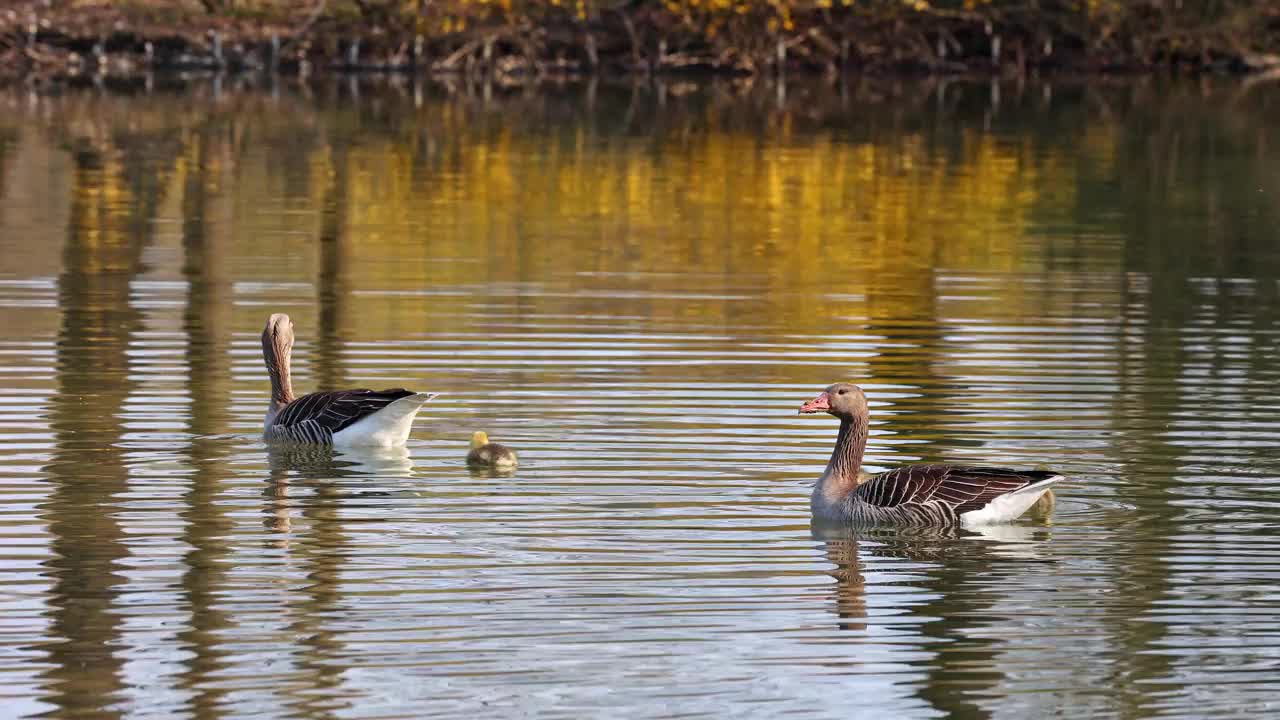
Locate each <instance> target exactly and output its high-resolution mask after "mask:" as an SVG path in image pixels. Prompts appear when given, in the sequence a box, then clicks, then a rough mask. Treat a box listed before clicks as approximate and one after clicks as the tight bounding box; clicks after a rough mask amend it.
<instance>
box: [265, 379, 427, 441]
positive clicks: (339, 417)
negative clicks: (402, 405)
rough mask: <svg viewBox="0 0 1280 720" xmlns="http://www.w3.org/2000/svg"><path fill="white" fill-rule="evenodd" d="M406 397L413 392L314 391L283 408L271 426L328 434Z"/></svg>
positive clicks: (397, 390) (393, 390)
mask: <svg viewBox="0 0 1280 720" xmlns="http://www.w3.org/2000/svg"><path fill="white" fill-rule="evenodd" d="M410 395H413V391H411V390H405V389H404V388H395V389H392V390H364V389H359V390H335V391H333V392H314V393H311V394H309V395H303V396H302V397H300V398H298V399H297V400H294V401H293V402H291V403H289V404H288V405H286V406H285V407H284V409H283V410H281V411H280V414H279V415H276V419H275V422H274V423H273V424H275V425H283V426H285V427H292V426H298V425H303V424H306V425H308V426H310V427H314V428H317V429H320V430H324V431H327V432H328V433H329V434H330V435H332V434H333V433H336V432H338V431H339V430H343V429H345V428H346V427H348V426H349V425H351V424H353V423H355V422H356V421H357V420H359V419H361V418H365V417H368V416H370V415H372V414H374V413H376V412H378V411H379V410H381V409H382V408H384V407H386V406H388V405H390V404H391V403H393V402H395V401H397V400H399V399H400V398H406V397H409V396H410Z"/></svg>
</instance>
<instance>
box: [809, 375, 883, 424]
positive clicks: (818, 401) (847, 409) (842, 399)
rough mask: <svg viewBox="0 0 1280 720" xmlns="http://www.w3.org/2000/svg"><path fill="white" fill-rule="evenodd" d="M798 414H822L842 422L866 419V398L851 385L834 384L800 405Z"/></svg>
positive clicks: (860, 390) (844, 383)
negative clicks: (834, 417) (832, 416)
mask: <svg viewBox="0 0 1280 720" xmlns="http://www.w3.org/2000/svg"><path fill="white" fill-rule="evenodd" d="M800 412H801V413H802V414H805V415H812V414H815V413H821V412H824V413H828V414H830V415H835V416H836V417H838V418H840V419H842V420H844V419H852V418H858V417H866V416H867V396H866V395H864V394H863V392H862V388H860V387H858V386H857V385H854V384H853V383H847V382H841V383H836V384H835V385H831V386H829V387H828V388H827V389H826V390H823V391H822V392H820V393H818V396H817V397H815V398H814V399H812V400H810V401H809V402H807V403H805V404H804V405H801V406H800Z"/></svg>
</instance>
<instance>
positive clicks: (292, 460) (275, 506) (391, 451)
mask: <svg viewBox="0 0 1280 720" xmlns="http://www.w3.org/2000/svg"><path fill="white" fill-rule="evenodd" d="M267 461H268V464H267V467H268V471H269V476H268V478H267V488H266V489H265V490H264V491H263V494H264V495H265V496H266V497H268V498H270V500H271V503H270V504H269V507H268V508H267V509H266V510H265V512H266V517H265V518H264V519H263V525H265V526H266V527H267V528H268V529H269V530H273V531H275V532H277V533H288V532H290V531H291V530H292V528H293V522H292V518H293V516H294V514H295V511H296V510H297V509H298V505H299V504H300V503H299V502H298V500H297V498H294V497H291V496H290V492H291V490H292V489H293V488H295V487H306V488H311V489H313V490H314V491H315V494H316V496H318V497H320V498H323V499H324V500H325V501H339V500H347V499H351V498H363V497H386V496H390V495H392V492H390V491H385V490H358V491H348V490H345V489H344V488H343V486H342V484H341V481H344V480H347V479H351V478H365V479H370V478H380V479H385V478H389V477H392V478H394V477H405V476H408V475H411V474H412V473H413V460H412V459H411V458H410V457H409V450H408V449H407V448H405V447H404V446H393V447H367V448H364V447H362V448H345V449H338V448H334V447H332V446H327V445H282V446H268V448H267ZM276 545H277V546H281V547H287V546H288V539H287V538H282V539H281V540H280V541H279V542H278V543H276Z"/></svg>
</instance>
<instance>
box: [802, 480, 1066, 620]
mask: <svg viewBox="0 0 1280 720" xmlns="http://www.w3.org/2000/svg"><path fill="white" fill-rule="evenodd" d="M1051 510H1052V503H1051V502H1050V503H1048V508H1047V509H1045V508H1041V509H1040V512H1042V513H1045V512H1050V511H1051ZM811 532H812V537H813V538H814V539H815V540H818V541H820V542H821V543H822V544H823V546H822V547H823V550H824V552H825V554H826V556H827V560H828V561H830V562H831V564H832V565H834V566H835V567H834V568H833V569H831V570H828V571H827V574H829V575H830V576H831V577H832V578H833V579H834V580H835V581H836V584H835V587H834V589H833V591H832V595H831V599H832V601H833V603H834V606H835V614H836V617H837V618H838V619H839V622H838V623H837V627H838V628H839V629H841V630H852V631H865V630H866V629H867V622H866V620H867V602H866V585H867V577H868V575H871V576H872V577H873V578H874V575H875V574H876V572H877V570H876V565H879V564H880V563H878V562H877V560H889V561H892V560H907V561H911V562H917V563H929V564H932V565H936V566H938V569H939V570H940V571H943V570H946V569H947V568H949V567H954V566H956V565H957V564H958V563H957V561H958V560H966V561H973V560H974V559H982V560H983V561H984V562H991V563H998V562H1000V561H1002V560H1003V561H1020V560H1021V561H1026V560H1032V561H1035V560H1043V559H1044V555H1043V553H1042V552H1041V545H1042V543H1043V542H1044V541H1046V540H1048V538H1049V532H1048V529H1047V528H1046V527H1044V526H1043V525H988V526H982V527H978V528H971V529H963V528H958V527H920V528H909V529H902V528H863V529H850V528H836V527H833V526H829V525H823V524H814V525H812V526H811ZM966 541H968V542H966ZM868 560H870V563H869V562H868ZM941 574H946V573H945V572H944V573H941ZM873 584H875V583H874V580H873ZM930 584H933V583H930ZM937 588H938V590H939V592H942V593H944V594H945V592H946V590H947V584H946V583H937Z"/></svg>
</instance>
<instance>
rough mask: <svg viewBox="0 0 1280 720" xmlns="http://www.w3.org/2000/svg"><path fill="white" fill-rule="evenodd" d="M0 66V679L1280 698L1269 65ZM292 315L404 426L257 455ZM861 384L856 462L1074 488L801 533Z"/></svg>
mask: <svg viewBox="0 0 1280 720" xmlns="http://www.w3.org/2000/svg"><path fill="white" fill-rule="evenodd" d="M0 105H2V107H0V618H2V619H0V703H3V705H2V707H3V708H4V711H3V714H5V715H12V716H37V715H39V716H46V717H59V718H60V717H128V718H144V717H155V718H170V717H198V718H218V717H227V718H233V717H247V716H259V717H282V718H283V717H304V718H337V717H351V718H384V717H426V716H451V717H515V716H519V717H525V716H531V717H545V718H552V717H564V718H580V717H622V716H625V717H634V718H639V717H708V718H711V717H717V718H718V717H730V716H732V717H748V716H751V717H769V718H775V717H784V716H789V717H809V718H848V717H880V718H882V717H895V718H896V717H904V718H906V717H919V718H928V717H944V716H950V717H962V718H969V717H973V718H986V717H1009V718H1016V717H1036V716H1043V715H1046V714H1050V713H1059V712H1069V713H1070V714H1071V715H1072V716H1073V717H1121V718H1137V717H1150V716H1170V717H1204V716H1208V715H1213V716H1215V717H1228V716H1245V717H1257V716H1259V715H1260V714H1261V715H1265V714H1267V713H1268V712H1274V711H1275V709H1276V708H1277V706H1280V686H1278V685H1277V684H1276V682H1275V677H1276V673H1277V671H1278V670H1280V626H1278V625H1277V624H1276V620H1275V618H1276V615H1277V612H1280V590H1278V589H1277V587H1278V585H1280V554H1278V553H1280V537H1278V536H1277V531H1278V529H1280V488H1278V487H1277V485H1276V482H1275V480H1276V478H1277V476H1280V453H1278V452H1277V448H1278V446H1280V421H1277V419H1276V418H1277V417H1280V415H1278V413H1277V411H1278V410H1280V392H1278V391H1277V386H1278V382H1277V381H1278V380H1280V361H1278V360H1277V358H1278V354H1277V343H1278V341H1280V333H1278V330H1277V290H1278V289H1280V288H1278V287H1277V278H1278V277H1280V273H1278V272H1277V271H1278V270H1280V234H1278V233H1280V231H1278V230H1277V228H1280V203H1277V201H1276V200H1277V197H1280V170H1278V168H1280V134H1278V133H1277V130H1276V128H1277V127H1280V123H1278V122H1277V120H1278V118H1277V108H1280V88H1278V87H1276V86H1275V85H1274V84H1272V85H1271V86H1268V85H1265V84H1262V85H1255V86H1249V85H1240V84H1233V83H1225V82H1222V83H1218V82H1204V83H1198V84H1162V83H1155V82H1145V81H1134V82H1124V83H1111V84H1100V85H1082V84H1071V83H1062V82H1060V83H1056V84H1048V83H1028V84H1025V85H1022V86H1017V85H1014V84H1012V83H1006V84H1004V85H1000V86H992V85H990V84H988V83H972V82H951V83H936V82H934V83H930V82H925V81H912V82H898V83H887V82H881V83H862V84H852V85H849V86H845V87H825V86H814V87H796V86H791V87H785V88H782V87H768V88H743V87H735V86H732V85H725V84H711V85H707V86H694V85H688V84H677V85H672V86H666V85H658V86H637V87H631V86H626V87H611V86H607V85H587V86H579V87H573V88H567V89H556V90H548V91H545V92H538V93H527V92H515V93H512V92H506V91H502V90H494V89H490V90H489V91H488V92H483V91H475V92H469V91H467V90H465V89H462V90H458V89H454V90H450V89H448V88H441V87H435V86H431V85H421V84H418V85H413V84H404V83H400V84H387V83H383V82H380V81H376V80H366V81H360V82H354V81H353V82H351V83H347V82H345V81H344V82H341V83H329V82H319V83H316V84H313V85H311V86H308V87H297V86H288V85H286V86H282V87H276V88H253V87H240V86H236V85H235V84H231V83H228V84H217V85H215V84H211V83H204V82H199V81H197V82H195V83H193V84H191V85H189V86H187V87H186V88H185V89H173V88H167V87H165V88H152V89H150V90H147V89H142V88H136V89H133V90H132V91H131V92H127V93H115V92H110V91H108V90H102V89H86V90H76V91H68V92H66V93H63V94H60V95H56V96H35V95H23V94H9V95H5V96H0ZM271 312H288V313H290V314H291V315H292V316H293V318H294V321H295V323H296V329H297V333H298V336H299V345H298V348H297V349H296V350H295V352H294V358H295V362H296V366H297V367H296V371H295V382H296V383H297V384H298V385H299V389H301V390H303V391H308V390H311V389H315V388H335V387H343V386H351V385H361V386H373V387H389V386H400V385H405V386H408V387H411V388H416V389H422V390H433V391H437V392H441V393H443V395H442V396H441V397H440V398H439V399H437V400H436V401H434V402H433V403H431V404H430V405H429V406H428V407H427V409H426V410H425V411H424V412H423V413H422V414H421V415H420V416H419V419H418V422H417V425H416V427H415V430H414V433H413V436H412V438H411V440H410V443H409V445H408V447H407V448H406V449H404V450H403V451H391V452H377V453H357V454H350V453H335V452H329V451H300V450H294V451H274V450H272V451H269V450H268V449H267V448H266V447H264V446H263V444H262V443H261V442H260V441H259V439H258V436H257V433H258V431H259V429H260V423H261V420H262V415H263V412H264V410H265V399H266V393H267V387H268V386H267V382H266V378H265V374H264V372H263V370H262V366H261V359H260V347H259V343H258V333H259V332H260V330H261V328H262V325H263V323H264V322H265V320H266V317H267V315H269V314H270V313H271ZM838 379H854V380H856V381H858V382H860V383H861V384H862V385H863V386H864V387H865V388H866V389H867V391H868V393H869V395H870V398H871V401H872V412H873V426H872V436H871V447H870V451H869V456H868V462H869V463H870V464H871V465H872V466H873V468H875V469H879V468H886V467H892V466H894V465H896V464H899V463H904V462H913V461H922V460H923V461H944V462H945V461H954V462H963V463H977V462H983V463H998V464H1012V465H1018V466H1026V467H1041V466H1043V467H1049V468H1053V469H1055V470H1058V471H1060V472H1062V473H1064V474H1066V475H1068V476H1069V477H1070V482H1069V483H1068V484H1065V485H1063V486H1061V489H1060V491H1059V492H1058V495H1057V504H1056V508H1055V509H1054V510H1053V513H1052V515H1051V516H1050V517H1048V518H1044V517H1037V518H1028V519H1025V520H1023V521H1022V522H1019V523H1018V524H1016V525H1013V526H1010V527H1005V528H998V529H992V530H988V531H985V532H983V533H971V532H956V533H921V532H915V533H894V532H878V533H860V534H856V535H855V534H846V535H836V536H816V535H815V534H814V533H813V532H812V531H811V528H810V525H809V515H808V507H807V495H808V492H809V488H810V486H811V484H812V481H813V479H814V478H815V477H816V476H817V475H818V474H819V473H820V471H821V469H822V467H823V465H824V464H825V461H826V458H827V454H828V453H829V451H830V446H831V443H832V441H833V439H834V436H835V430H836V426H835V423H834V421H832V420H831V419H830V418H813V417H805V416H798V415H797V414H796V409H797V408H798V407H799V405H800V403H802V402H803V401H804V400H807V399H809V398H810V397H812V396H813V395H814V394H815V393H816V392H818V391H819V390H820V389H821V388H822V387H823V386H825V385H826V384H828V383H830V382H832V381H835V380H838ZM477 429H484V430H487V431H488V432H489V434H490V436H491V437H493V438H494V439H495V440H498V441H501V442H504V443H506V444H509V445H511V446H513V447H515V448H517V449H518V450H519V452H520V454H521V459H522V464H521V466H520V468H519V470H518V472H517V473H516V474H515V475H514V476H510V477H490V476H486V475H482V474H472V473H470V472H468V470H467V469H466V467H465V465H464V463H463V458H464V457H465V455H466V451H467V440H468V438H469V437H470V434H471V432H472V431H473V430H477Z"/></svg>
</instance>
